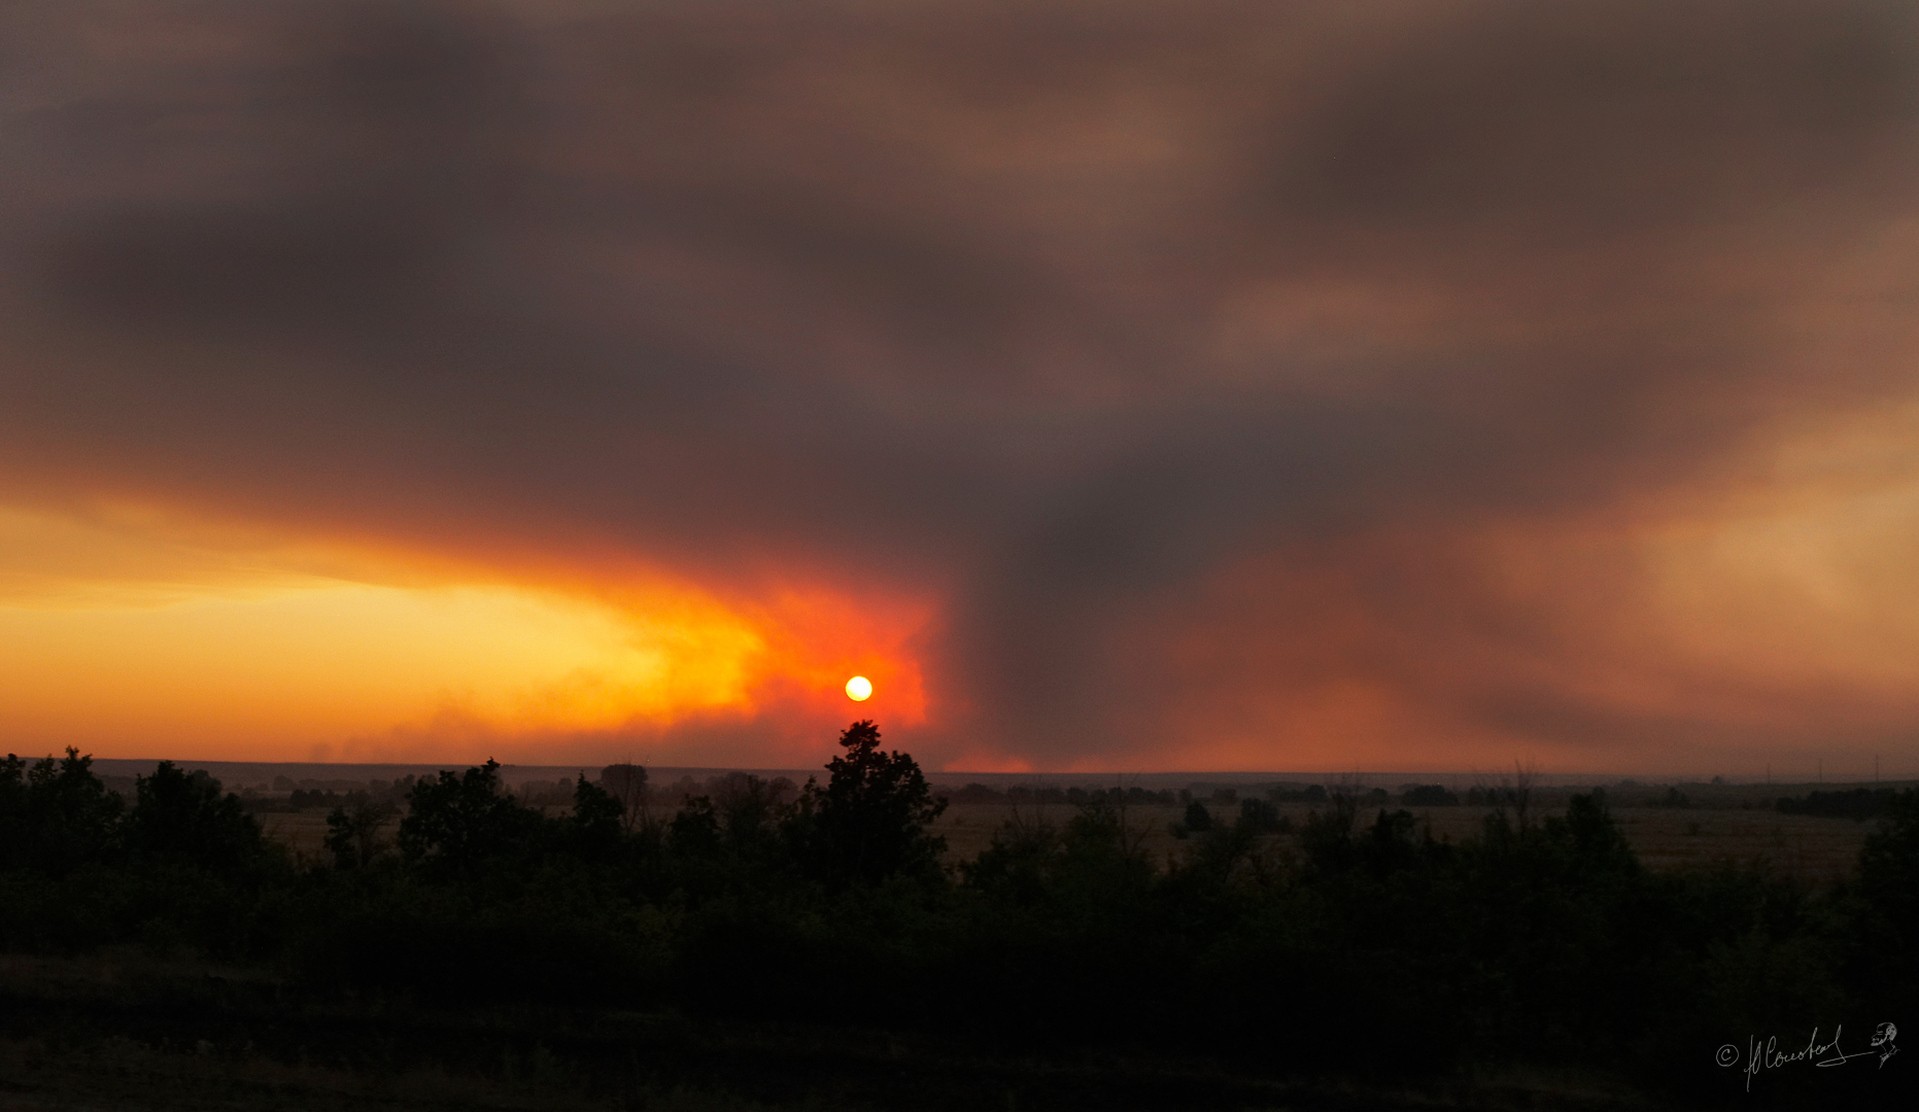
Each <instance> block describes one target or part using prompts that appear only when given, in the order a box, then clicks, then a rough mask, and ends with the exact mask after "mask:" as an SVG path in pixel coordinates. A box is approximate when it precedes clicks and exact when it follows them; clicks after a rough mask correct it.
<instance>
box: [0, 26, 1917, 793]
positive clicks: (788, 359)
mask: <svg viewBox="0 0 1919 1112" xmlns="http://www.w3.org/2000/svg"><path fill="white" fill-rule="evenodd" d="M1916 32H1919V15H1915V12H1914V10H1913V9H1912V8H1910V7H1909V6H1905V5H1894V4H1855V3H1818V4H1814V3H1800V4H1789V3H1785V4H1782V3H1757V4H1742V5H1738V6H1736V7H1730V8H1729V7H1723V6H1708V5H1694V4H1677V5H1675V4H1622V3H1614V2H1605V3H1565V4H1552V5H1537V4H1522V3H1510V4H1499V3H1495V4H1444V5H1437V4H1382V5H1367V6H1363V7H1360V8H1349V7H1347V6H1339V5H1325V6H1294V5H1284V6H1249V5H1244V4H1225V3H1210V2H1197V3H1181V4H1177V5H1175V4H1148V3H1131V2H1125V0H1101V2H1097V3H1094V2H1085V3H1079V2H1069V3H1063V4H1054V5H1048V6H1046V7H1045V8H1044V9H1043V10H1034V11H1024V10H1018V11H1016V10H1013V9H1009V8H1003V7H1001V6H998V5H989V4H984V3H978V2H939V0H932V2H926V3H913V4H904V5H902V4H894V3H888V4H877V3H874V4H862V3H818V4H807V5H799V6H792V7H788V6H766V5H758V4H746V3H717V4H714V3H665V4H656V5H647V6H645V7H644V8H636V7H634V6H630V5H624V4H613V3H582V2H566V0H563V2H555V3H541V4H531V3H526V4H507V3H501V4H485V5H475V4H457V5H456V4H451V3H422V4H406V5H399V4H381V3H370V2H367V3H286V4H273V5H258V4H239V3H231V2H221V0H209V2H202V3H192V4H177V3H170V4H164V5H162V4H151V3H138V2H128V3H120V4H114V5H111V6H102V7H98V8H95V7H91V6H76V5H71V4H67V3H53V2H28V3H20V4H12V5H9V6H8V7H7V9H6V11H5V13H4V14H0V113H3V114H0V144H4V149H5V151H6V156H5V157H6V161H7V164H8V166H9V186H8V190H9V194H10V199H9V203H8V204H7V205H5V206H3V207H0V314H4V320H5V322H6V327H5V329H4V331H0V362H3V363H4V364H5V366H6V367H7V368H8V370H7V371H6V372H5V373H4V374H0V501H4V502H6V503H8V504H12V505H15V506H22V507H29V508H31V509H33V510H34V511H35V512H41V513H48V514H55V515H58V514H76V515H81V516H85V515H87V514H90V513H96V512H98V507H100V506H102V505H105V504H109V503H113V504H118V503H120V502H128V501H130V502H133V503H137V504H139V505H141V506H144V507H158V508H160V510H163V511H164V512H165V513H167V514H177V515H183V516H187V517H193V518H194V519H195V520H201V519H205V520H217V521H223V522H240V523H244V524H246V525H247V527H249V528H258V529H261V530H264V531H266V532H267V533H268V534H271V535H272V536H275V537H281V538H313V537H320V538H330V539H334V540H338V541H340V542H341V543H351V544H354V545H359V546H363V547H367V548H370V549H377V550H380V551H388V552H404V553H407V554H410V556H409V558H411V557H413V556H420V555H421V554H424V555H425V556H431V557H434V558H444V559H447V560H457V561H458V562H459V565H460V567H461V568H462V569H463V570H462V573H461V574H465V575H475V574H486V575H493V576H495V577H497V578H502V579H507V580H515V581H522V580H523V581H526V582H538V583H541V584H546V585H551V584H556V583H557V584H563V585H564V586H565V587H566V588H567V589H568V590H572V591H575V592H577V593H579V594H581V595H583V596H590V597H596V598H605V597H618V596H619V594H620V591H621V590H622V585H623V584H625V583H627V582H628V581H629V580H631V579H633V578H635V577H651V578H660V579H665V580H668V581H671V582H675V583H682V584H686V585H689V589H696V590H698V591H700V592H703V593H704V594H705V595H708V596H710V597H713V598H716V599H719V600H721V602H722V603H723V604H724V605H725V606H727V607H729V608H731V609H732V610H733V611H734V612H737V613H746V614H757V613H762V612H768V611H775V610H777V609H778V607H777V605H775V603H773V602H770V601H769V600H774V599H777V598H779V597H781V596H782V593H783V592H785V591H787V590H788V589H789V588H790V587H791V586H792V585H793V584H803V585H807V586H808V587H818V588H820V589H822V590H826V591H829V592H832V593H833V594H834V596H835V597H837V598H842V599H846V600H850V601H849V602H848V603H847V605H848V606H849V607H851V608H853V609H859V608H860V606H861V605H862V604H863V603H865V602H866V601H868V600H871V601H872V602H873V604H874V607H875V608H878V606H879V604H880V600H885V601H886V605H889V606H890V605H892V604H893V602H894V601H895V600H901V599H904V600H906V603H904V604H902V605H903V606H904V608H905V609H906V610H909V611H911V612H912V613H915V614H919V615H922V616H923V617H922V618H921V619H920V620H918V621H917V622H916V623H915V624H914V625H913V626H912V628H911V629H910V630H909V631H908V633H907V634H905V635H902V637H901V638H900V640H899V649H898V652H899V653H900V654H901V655H902V656H904V657H910V659H911V661H912V662H913V667H914V669H915V671H914V674H915V675H916V676H923V687H924V692H925V698H924V708H923V713H921V714H919V715H918V716H917V717H916V718H914V719H913V720H912V722H911V725H910V728H908V727H903V728H902V729H900V730H897V731H896V730H894V728H893V727H892V726H891V725H890V724H889V723H890V721H891V719H890V718H889V717H888V715H887V714H885V713H876V717H879V718H880V719H881V721H882V725H886V726H887V728H888V729H889V735H888V738H889V743H898V744H902V745H905V746H906V747H909V748H911V749H913V750H914V751H915V752H916V753H918V754H920V755H922V756H923V757H925V758H927V759H928V760H929V763H931V764H933V765H936V766H948V767H968V766H972V767H978V766H982V765H984V766H989V767H1018V766H1022V765H1024V766H1028V767H1039V768H1112V767H1126V768H1130V767H1155V768H1168V767H1202V768H1203V767H1230V768H1262V767H1274V766H1284V767H1340V766H1344V765H1347V764H1364V765H1366V766H1369V767H1424V766H1433V765H1439V766H1446V767H1462V766H1465V767H1470V766H1475V765H1481V766H1485V767H1488V768H1499V767H1507V766H1509V763H1510V760H1511V758H1512V757H1513V756H1514V755H1515V754H1528V755H1531V756H1533V757H1535V758H1540V759H1543V760H1544V761H1545V762H1546V763H1547V764H1549V765H1555V766H1558V767H1577V768H1581V769H1594V770H1604V769H1614V768H1617V769H1629V768H1649V767H1654V766H1657V767H1661V768H1666V769H1672V770H1684V771H1688V772H1696V771H1699V770H1706V771H1712V770H1717V769H1721V768H1726V767H1728V765H1729V763H1730V762H1740V768H1739V769H1738V771H1743V772H1746V773H1749V774H1756V773H1757V771H1758V769H1759V768H1760V767H1761V766H1762V765H1763V764H1764V763H1765V762H1766V761H1769V760H1776V761H1780V762H1782V763H1783V762H1786V761H1791V762H1794V764H1795V768H1796V769H1797V770H1798V771H1799V772H1800V773H1803V772H1804V771H1805V770H1806V769H1808V768H1809V767H1810V766H1811V765H1812V763H1813V761H1814V759H1816V758H1815V756H1814V755H1815V754H1830V759H1831V761H1834V762H1837V761H1841V760H1844V761H1847V762H1850V764H1851V766H1852V767H1855V768H1859V767H1864V766H1865V765H1867V764H1869V763H1870V761H1871V756H1870V755H1871V754H1872V753H1875V752H1883V753H1885V754H1887V755H1888V761H1889V762H1892V761H1900V762H1904V766H1909V765H1910V764H1911V763H1912V761H1913V760H1914V759H1915V756H1914V749H1913V742H1912V741H1911V723H1912V722H1913V721H1914V716H1915V714H1916V713H1919V618H1915V615H1919V605H1915V604H1919V579H1916V578H1915V576H1914V573H1913V570H1912V569H1913V566H1914V565H1913V563H1912V561H1911V560H1910V559H1909V558H1907V557H1908V556H1909V554H1910V552H1911V551H1912V545H1913V542H1914V541H1915V540H1919V456H1916V455H1915V452H1914V449H1913V445H1914V444H1915V443H1919V436H1915V435H1914V434H1915V432H1919V428H1916V427H1915V422H1919V377H1916V376H1915V371H1914V366H1913V362H1912V355H1911V353H1912V352H1913V351H1914V350H1915V347H1914V340H1915V339H1919V336H1915V328H1916V327H1919V326H1916V325H1915V321H1919V313H1915V311H1914V310H1915V309H1919V271H1916V270H1915V263H1914V261H1913V260H1915V259H1919V201H1916V200H1915V198H1919V95H1916V94H1919V64H1916V63H1919V38H1916V37H1915V33H1916ZM288 543H290V542H288ZM266 547H267V548H268V549H271V548H272V545H267V546H266ZM249 558H251V557H249ZM423 558H424V557H423ZM476 568H477V569H481V571H479V572H475V571H474V570H473V569H476ZM44 571H45V569H44V568H36V567H33V566H29V564H28V563H27V561H26V558H24V557H15V558H12V563H11V564H8V563H6V558H0V585H4V584H5V583H6V582H8V580H6V579H5V578H4V576H14V577H26V578H31V577H32V576H34V575H38V574H41V573H43V572H44ZM422 574H424V573H422ZM429 578H430V576H429ZM769 639H770V640H773V641H777V640H778V639H777V638H769ZM802 640H803V638H802ZM756 674H757V673H756ZM808 683H814V681H813V680H811V679H807V678H804V677H802V676H800V674H799V673H798V672H791V673H783V672H780V671H779V669H777V668H769V669H768V671H767V672H766V674H765V675H763V676H762V677H761V678H760V679H758V680H756V681H754V682H753V683H751V684H748V686H747V688H746V689H745V694H743V695H741V697H740V698H739V699H738V700H736V701H735V702H734V703H732V704H729V705H724V706H717V707H704V708H702V709H700V710H699V711H698V712H697V713H691V712H689V713H687V714H683V715H680V716H679V717H676V718H672V719H670V720H669V719H665V718H649V717H647V716H645V715H635V716H634V717H633V718H632V720H630V721H625V722H618V723H611V724H609V723H606V722H597V723H595V724H592V725H589V726H585V727H577V728H558V727H553V728H547V727H541V729H542V730H545V731H546V732H545V733H544V734H540V733H539V732H538V731H534V733H535V734H536V735H537V736H536V742H537V743H538V745H545V746H546V747H547V748H548V750H549V751H553V752H555V757H556V759H564V758H565V757H567V756H570V755H572V754H576V753H577V754H583V755H586V756H587V757H590V758H591V757H597V758H604V759H615V758H617V756H618V754H619V753H620V752H622V751H625V750H626V749H627V748H630V747H631V746H633V745H634V744H636V740H635V739H638V740H637V743H638V744H640V745H642V746H646V747H650V749H651V750H652V751H654V752H660V753H664V754H666V755H667V758H666V759H667V760H669V761H671V762H672V763H679V764H693V763H699V762H700V761H702V760H710V761H711V762H712V763H739V764H761V765H773V764H810V763H812V762H811V761H810V760H809V761H799V760H796V759H792V758H794V757H795V756H796V755H797V754H798V752H799V751H798V750H796V749H795V748H794V747H793V745H791V744H787V745H785V747H784V748H781V747H779V746H775V745H773V744H772V743H770V742H767V741H765V740H764V739H766V738H768V737H773V736H783V735H782V731H788V732H791V731H793V730H798V729H801V728H802V727H803V728H804V729H805V730H809V731H811V735H809V736H811V737H812V741H814V742H816V743H818V744H819V745H824V743H825V742H826V741H827V740H829V739H830V733H822V732H821V731H820V730H819V727H818V724H817V723H816V722H815V719H816V718H820V716H819V715H812V714H811V712H810V711H809V712H808V715H810V716H802V715H800V714H799V712H798V711H796V710H794V709H793V708H795V707H798V706H800V705H801V704H802V703H803V702H804V700H803V699H802V698H801V696H799V695H795V694H794V692H795V691H796V690H800V689H802V688H805V686H806V684H808ZM815 686H817V684H816V683H815ZM886 690H890V689H888V688H887V687H886V686H885V685H884V684H882V691H883V692H884V691H886ZM841 709H842V708H835V711H834V715H835V716H837V719H838V720H839V721H843V720H844V717H845V715H844V714H842V713H840V711H841ZM789 711H791V712H792V713H791V714H789V713H788V712H789ZM799 719H803V721H800V724H799V725H788V724H787V723H789V722H790V721H795V720H799ZM824 720H825V721H833V720H834V719H832V718H827V719H824ZM455 726H457V727H459V728H462V729H468V728H470V727H471V724H470V723H468V722H465V721H464V720H460V721H456V722H455ZM408 728H409V729H414V730H415V732H418V731H420V730H424V731H427V732H429V733H430V732H432V731H434V730H436V729H439V728H440V727H438V726H435V725H433V724H432V723H431V722H429V723H428V724H426V725H424V726H417V727H408ZM239 729H240V728H239V727H235V730H236V731H238V730H239ZM36 736H37V735H36ZM236 736H238V735H237V734H236ZM538 745H536V746H535V748H536V749H537V748H538ZM375 748H377V746H375ZM122 751H123V752H130V751H134V749H133V748H129V749H123V750H122ZM523 752H524V751H523ZM358 753H359V755H361V756H365V755H367V753H368V750H367V749H366V748H362V749H361V750H359V751H358ZM1904 766H1902V767H1904ZM1891 768H1892V765H1891V763H1889V764H1888V770H1889V772H1890V771H1891ZM1906 771H1908V772H1910V771H1912V770H1911V768H1909V767H1908V768H1906Z"/></svg>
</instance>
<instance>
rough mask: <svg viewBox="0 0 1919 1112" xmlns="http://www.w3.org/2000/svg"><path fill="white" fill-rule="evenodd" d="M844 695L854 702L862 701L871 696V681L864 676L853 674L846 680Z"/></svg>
mask: <svg viewBox="0 0 1919 1112" xmlns="http://www.w3.org/2000/svg"><path fill="white" fill-rule="evenodd" d="M846 697H847V698H849V699H851V700H853V701H854V702H856V703H864V702H865V701H866V700H868V699H870V698H872V697H873V681H872V680H869V679H867V678H866V677H865V676H854V677H853V678H852V679H850V680H847V681H846Z"/></svg>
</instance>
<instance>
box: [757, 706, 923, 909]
mask: <svg viewBox="0 0 1919 1112" xmlns="http://www.w3.org/2000/svg"><path fill="white" fill-rule="evenodd" d="M879 742H880V731H879V727H878V726H875V725H874V724H873V723H872V722H871V721H860V722H855V723H853V724H852V725H851V726H848V727H847V728H846V730H845V731H844V732H843V733H841V734H840V748H842V749H844V750H845V752H844V753H841V754H840V755H839V756H837V757H834V758H833V759H832V760H831V761H830V762H828V764H827V766H826V767H827V772H828V774H829V775H828V777H827V782H826V786H825V787H821V786H820V785H819V784H818V783H817V782H815V781H812V780H809V781H807V784H806V791H805V794H804V796H803V797H802V799H801V806H800V810H799V812H798V813H797V814H796V815H795V816H794V819H793V830H794V833H795V837H796V840H797V841H798V842H800V843H801V846H802V849H801V859H802V861H803V862H804V863H805V864H806V866H807V867H808V868H809V869H810V870H811V871H812V873H813V875H814V876H815V877H816V878H818V879H819V880H820V881H822V882H823V883H825V884H826V885H827V886H828V887H829V888H834V889H837V888H843V887H845V886H846V885H849V884H878V883H881V882H883V881H885V880H887V879H889V878H892V877H913V878H919V879H928V880H930V879H935V878H937V877H938V875H939V871H940V864H939V862H940V854H941V853H943V852H944V851H945V849H946V842H945V839H943V838H940V837H939V836H937V835H934V834H930V833H928V832H927V829H926V828H927V827H928V826H929V825H930V824H931V823H932V822H933V820H934V819H936V818H938V817H939V816H940V813H941V812H943V811H944V810H946V801H945V800H943V799H937V798H935V797H934V795H933V792H932V789H931V788H930V787H928V786H927V783H926V776H925V774H924V773H922V772H921V771H920V767H919V765H918V764H917V763H915V762H914V760H913V758H912V757H910V756H908V755H906V754H905V753H897V752H886V751H884V750H882V749H880V747H879Z"/></svg>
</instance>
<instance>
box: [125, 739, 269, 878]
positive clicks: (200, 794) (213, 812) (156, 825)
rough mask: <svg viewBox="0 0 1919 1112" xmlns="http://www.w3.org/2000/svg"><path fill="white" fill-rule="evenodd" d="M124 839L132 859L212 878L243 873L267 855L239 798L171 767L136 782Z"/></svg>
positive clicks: (198, 774)
mask: <svg viewBox="0 0 1919 1112" xmlns="http://www.w3.org/2000/svg"><path fill="white" fill-rule="evenodd" d="M126 839H127V848H128V849H129V850H131V851H132V852H133V853H135V854H136V855H143V856H148V857H162V858H165V857H170V858H177V859H181V860H185V861H189V862H192V863H193V864H196V865H200V866H202V867H204V868H206V869H210V870H212V871H214V872H235V871H238V870H240V869H243V868H245V867H247V866H248V865H251V864H253V863H255V862H257V861H258V860H259V859H260V858H261V857H262V856H263V855H264V853H265V851H266V838H265V835H264V834H263V833H262V832H261V830H260V824H259V822H258V821H257V820H255V819H254V817H253V816H252V815H249V814H247V813H246V810H245V808H243V807H242V806H241V804H240V797H239V796H237V795H234V794H233V793H231V792H224V793H223V792H221V790H220V781H218V780H215V779H214V778H213V777H212V776H209V775H208V774H207V773H206V772H205V771H203V770H200V769H195V770H194V771H192V772H185V771H182V770H181V769H179V768H178V767H176V766H175V765H174V763H173V762H172V761H161V762H160V764H159V767H157V768H155V769H154V770H153V775H151V776H142V777H140V778H138V779H137V780H135V781H134V803H133V810H132V811H131V812H129V813H128V815H127V824H126Z"/></svg>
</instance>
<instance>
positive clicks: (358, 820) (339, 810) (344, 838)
mask: <svg viewBox="0 0 1919 1112" xmlns="http://www.w3.org/2000/svg"><path fill="white" fill-rule="evenodd" d="M393 814H394V808H393V805H392V804H390V803H386V802H382V801H376V800H373V799H369V798H366V797H365V796H359V797H357V798H353V799H349V800H348V801H347V802H346V803H344V804H342V805H341V806H338V807H335V808H334V809H333V810H331V811H329V812H327V817H326V826H327V834H326V848H327V849H328V851H330V852H331V853H332V854H333V864H334V867H336V868H341V869H364V868H366V867H367V866H368V865H371V864H372V863H373V862H374V860H375V859H376V858H378V857H379V856H380V853H381V851H382V850H384V849H385V848H386V845H385V843H384V842H383V841H382V840H381V838H380V828H381V827H382V826H385V825H386V824H387V823H388V822H390V821H392V819H393Z"/></svg>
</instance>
